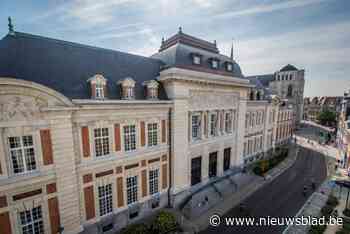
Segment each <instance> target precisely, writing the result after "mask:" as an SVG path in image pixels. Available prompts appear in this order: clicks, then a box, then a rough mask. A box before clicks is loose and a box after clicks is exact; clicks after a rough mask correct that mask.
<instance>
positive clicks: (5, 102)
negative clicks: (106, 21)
mask: <svg viewBox="0 0 350 234" xmlns="http://www.w3.org/2000/svg"><path fill="white" fill-rule="evenodd" d="M260 83H261V84H262V85H261V84H260ZM303 85H304V71H303V70H298V69H296V68H295V67H294V66H291V65H287V66H286V67H284V68H283V69H281V70H280V71H278V72H276V73H275V74H273V75H269V76H268V79H267V80H265V79H260V78H259V77H258V78H257V77H255V78H251V77H245V76H244V75H243V74H242V71H241V69H240V66H239V65H238V64H237V62H236V61H235V60H234V58H233V56H232V55H231V57H229V56H226V55H223V54H221V53H220V52H219V50H218V48H217V45H216V43H211V42H208V41H205V40H202V39H199V38H195V37H193V36H190V35H188V34H185V33H183V32H182V30H181V29H180V30H179V31H178V33H176V34H175V35H173V36H172V37H170V38H169V39H167V40H165V41H163V42H162V44H161V46H160V49H159V51H158V52H157V53H156V54H154V55H153V56H151V57H143V56H138V55H132V54H128V53H123V52H119V51H114V50H108V49H102V48H96V47H92V46H86V45H81V44H76V43H72V42H67V41H61V40H57V39H51V38H46V37H42V36H37V35H32V34H27V33H22V32H16V31H13V29H12V27H10V31H9V33H8V34H7V35H6V36H5V37H4V38H3V39H2V40H1V41H0V228H1V233H4V234H14V233H57V232H60V231H62V230H63V229H64V233H80V232H81V233H111V232H113V231H115V230H118V229H120V228H122V227H124V226H125V225H127V224H129V223H131V222H134V221H135V220H137V219H139V218H142V217H145V216H148V215H149V214H150V213H152V212H153V211H154V210H156V209H159V208H160V207H164V206H170V207H175V208H176V207H177V206H178V205H179V204H180V203H181V202H182V201H183V200H184V199H187V198H188V197H189V196H190V194H191V193H192V192H193V191H195V189H198V188H200V187H202V186H204V185H205V184H207V183H210V181H211V180H212V179H214V178H220V177H222V176H223V175H226V174H228V173H237V172H239V170H240V169H241V168H243V167H245V166H246V165H248V164H249V163H251V162H254V161H256V160H260V159H261V158H263V157H268V156H269V155H270V154H269V153H268V152H269V151H270V150H273V148H274V147H275V146H277V145H279V144H282V143H284V142H287V141H288V139H289V138H290V136H291V134H292V129H293V128H294V126H295V124H297V123H298V122H299V121H300V119H301V116H302V109H303V108H302V106H303V103H302V100H303V97H302V95H303Z"/></svg>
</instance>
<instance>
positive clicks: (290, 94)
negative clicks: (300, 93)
mask: <svg viewBox="0 0 350 234" xmlns="http://www.w3.org/2000/svg"><path fill="white" fill-rule="evenodd" d="M292 96H293V86H292V85H288V90H287V97H292Z"/></svg>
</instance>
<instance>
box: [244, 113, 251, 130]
mask: <svg viewBox="0 0 350 234" xmlns="http://www.w3.org/2000/svg"><path fill="white" fill-rule="evenodd" d="M249 116H250V115H249V114H246V115H245V128H248V126H249V122H250V120H249Z"/></svg>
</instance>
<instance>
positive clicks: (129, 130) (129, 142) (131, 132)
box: [124, 125, 136, 151]
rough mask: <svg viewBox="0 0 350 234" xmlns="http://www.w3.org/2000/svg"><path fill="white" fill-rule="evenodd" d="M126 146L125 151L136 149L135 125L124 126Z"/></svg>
mask: <svg viewBox="0 0 350 234" xmlns="http://www.w3.org/2000/svg"><path fill="white" fill-rule="evenodd" d="M124 148H125V151H131V150H135V149H136V127H135V125H128V126H124Z"/></svg>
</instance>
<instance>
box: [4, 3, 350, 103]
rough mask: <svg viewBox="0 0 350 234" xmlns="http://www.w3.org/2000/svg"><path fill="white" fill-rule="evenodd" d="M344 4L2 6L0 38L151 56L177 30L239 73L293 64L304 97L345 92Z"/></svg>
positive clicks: (347, 25) (348, 64)
mask: <svg viewBox="0 0 350 234" xmlns="http://www.w3.org/2000/svg"><path fill="white" fill-rule="evenodd" d="M349 11H350V1H348V0H289V1H282V0H244V1H238V0H214V1H211V0H183V1H180V0H176V1H175V0H173V1H170V0H152V1H149V0H105V1H97V0H78V1H72V0H70V1H67V0H52V1H42V0H36V1H34V0H33V1H29V0H27V1H23V0H22V1H19V0H18V1H16V0H1V1H0V37H3V36H5V35H6V33H7V32H8V27H7V17H8V16H11V17H12V19H13V24H14V25H15V30H17V31H22V32H27V33H32V34H38V35H43V36H47V37H53V38H58V39H63V40H68V41H74V42H79V43H83V44H88V45H94V46H99V47H104V48H111V49H116V50H121V51H126V52H130V53H136V54H141V55H145V56H149V55H151V54H153V53H155V52H156V51H157V49H158V48H159V45H160V41H161V38H162V37H163V36H164V37H165V38H167V37H170V36H171V35H173V34H174V33H176V32H177V30H178V27H179V26H182V28H183V31H184V32H185V33H188V34H191V35H194V36H197V37H200V38H203V39H206V40H209V41H213V40H217V43H218V47H219V49H220V52H221V53H223V54H227V55H229V53H230V46H231V43H232V39H234V47H235V50H234V53H235V59H236V61H237V62H238V63H239V64H240V66H241V68H242V71H243V73H244V74H245V75H256V74H264V73H273V72H275V71H277V70H278V69H280V68H281V67H282V66H283V65H285V64H288V63H291V64H293V65H295V66H296V67H298V68H303V69H305V78H306V84H305V96H320V95H329V96H330V95H342V94H343V92H344V90H345V89H348V88H350V77H349V75H350V59H349V54H350V43H349V42H350V14H349Z"/></svg>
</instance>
